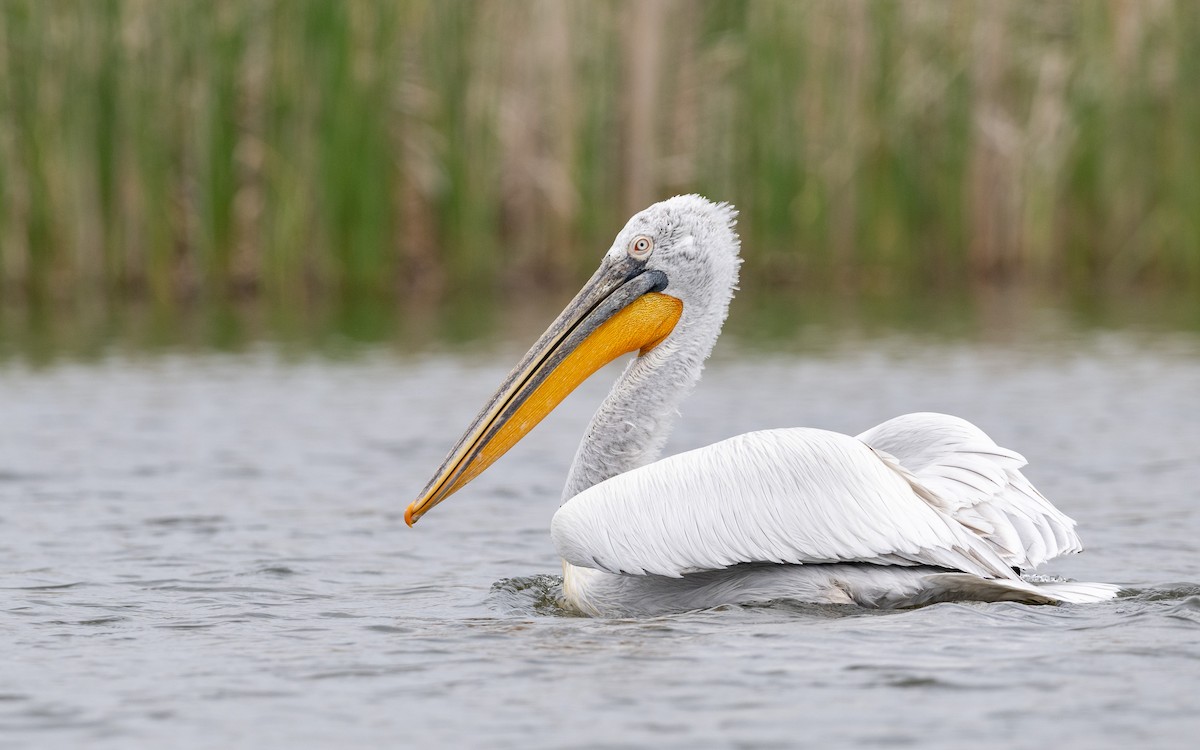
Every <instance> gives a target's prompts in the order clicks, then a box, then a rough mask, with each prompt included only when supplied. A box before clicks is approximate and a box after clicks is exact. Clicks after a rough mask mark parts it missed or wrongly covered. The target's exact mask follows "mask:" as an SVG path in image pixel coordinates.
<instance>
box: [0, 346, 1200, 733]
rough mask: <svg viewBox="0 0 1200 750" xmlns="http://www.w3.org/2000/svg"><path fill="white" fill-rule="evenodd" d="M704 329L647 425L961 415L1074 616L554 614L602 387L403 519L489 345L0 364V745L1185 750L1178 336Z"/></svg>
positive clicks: (1189, 374) (1190, 462)
mask: <svg viewBox="0 0 1200 750" xmlns="http://www.w3.org/2000/svg"><path fill="white" fill-rule="evenodd" d="M989 338H991V337H988V336H984V337H979V336H974V337H972V336H968V337H964V338H957V339H955V340H953V341H951V342H949V343H947V342H946V341H945V340H942V341H940V342H939V341H928V340H924V339H921V338H919V337H914V336H912V335H909V334H903V333H895V332H891V333H872V334H870V335H859V336H853V337H851V336H835V337H831V338H830V339H829V340H827V341H826V342H825V343H824V344H822V345H820V346H815V345H812V346H810V345H808V344H804V345H801V346H798V347H795V348H796V349H797V351H793V352H791V353H783V354H780V353H778V352H777V351H775V349H776V347H768V346H762V345H744V346H739V345H738V344H736V343H730V342H723V346H722V347H721V348H720V349H719V351H718V354H717V356H716V358H715V361H714V362H713V363H712V365H711V366H710V367H709V369H708V371H707V373H706V376H705V379H704V381H703V382H702V383H701V386H700V389H699V390H698V391H697V393H696V395H695V396H694V397H693V398H692V399H691V400H690V401H689V402H688V404H687V405H686V410H685V414H684V418H683V420H682V421H681V423H680V425H679V427H678V429H677V430H676V433H675V436H674V438H673V439H672V443H671V448H670V449H671V450H672V451H674V450H682V449H686V448H690V447H694V446H697V445H701V444H705V443H708V442H712V441H714V440H717V439H720V438H723V437H726V436H728V435H731V434H734V433H738V432H742V431H746V430H751V429H758V428H764V427H771V426H782V425H811V426H817V427H825V428H829V429H836V430H840V431H845V432H851V433H854V432H858V431H860V430H862V429H864V428H866V427H868V426H870V425H872V424H874V423H876V422H879V421H882V420H883V419H885V418H887V417H890V416H893V415H895V414H900V413H904V412H907V411H914V410H925V409H929V410H940V411H948V412H952V413H956V414H959V415H962V416H964V417H966V418H968V419H971V420H972V421H975V422H976V423H977V424H979V425H982V426H984V427H985V429H987V430H988V431H989V432H990V433H991V434H992V435H993V437H995V438H996V439H997V441H998V442H1000V443H1001V444H1002V445H1006V446H1010V447H1013V448H1015V449H1017V450H1020V451H1022V452H1023V453H1025V454H1026V455H1027V456H1029V457H1030V458H1031V460H1032V465H1031V467H1030V469H1029V470H1028V473H1029V475H1030V477H1031V478H1032V479H1033V480H1034V481H1035V482H1036V483H1037V485H1038V486H1039V487H1040V488H1041V489H1042V490H1043V491H1044V492H1045V493H1046V494H1047V495H1048V496H1049V497H1051V498H1052V499H1053V500H1055V501H1056V503H1057V504H1058V505H1059V506H1060V507H1061V508H1062V509H1063V510H1065V511H1066V512H1067V513H1068V514H1070V515H1072V516H1074V517H1075V518H1076V519H1077V520H1078V521H1079V522H1080V532H1081V535H1082V537H1083V540H1084V543H1085V545H1086V547H1087V550H1086V551H1085V552H1084V554H1082V555H1078V556H1074V557H1071V558H1068V559H1062V560H1059V561H1055V562H1053V563H1051V564H1050V565H1048V566H1046V568H1045V570H1046V571H1047V572H1051V573H1054V574H1059V575H1064V576H1068V577H1072V578H1077V579H1080V580H1096V581H1111V582H1117V583H1120V584H1122V585H1124V586H1126V587H1127V588H1128V593H1127V595H1126V596H1125V597H1124V598H1122V599H1120V600H1117V601H1114V602H1110V603H1106V604H1101V605H1092V606H1062V607H1029V606H1023V605H1012V604H941V605H935V606H930V607H926V608H922V609H916V610H910V611H899V612H886V613H878V612H870V611H865V610H860V609H856V608H850V607H821V606H812V605H802V604H795V603H780V604H776V605H773V606H768V607H750V608H740V607H726V608H720V609H717V610H712V611H703V612H693V613H688V614H681V615H676V616H670V617H659V618H654V619H649V620H592V619H587V618H581V617H573V616H569V615H568V614H566V613H564V612H563V611H561V610H560V609H559V608H558V606H557V604H556V602H555V599H556V596H557V587H558V579H557V577H556V575H555V574H557V573H558V572H559V563H558V561H557V559H556V558H555V555H554V553H553V549H552V546H551V544H550V540H549V538H548V531H547V529H548V524H549V520H550V516H551V514H552V512H553V510H554V508H555V506H556V498H557V495H558V492H559V488H560V483H561V481H562V478H563V475H564V472H565V469H566V466H567V464H568V463H569V461H570V459H571V456H572V454H573V451H574V448H575V443H576V440H577V436H578V435H579V434H580V432H581V430H582V427H583V425H584V423H585V422H586V419H587V417H588V415H589V413H590V410H591V409H592V408H593V406H594V405H595V404H596V403H597V401H598V399H599V397H600V396H601V394H602V393H603V392H604V390H605V389H606V388H607V382H608V381H609V380H610V379H611V376H612V375H613V372H612V371H611V370H610V371H608V372H605V373H601V374H600V375H599V376H598V377H597V378H595V379H593V381H592V382H589V383H587V384H585V386H584V387H583V388H581V390H580V391H579V392H578V393H577V394H576V395H574V396H573V397H571V398H570V399H569V400H568V401H567V402H566V403H565V404H564V405H563V407H562V408H561V409H560V410H559V412H556V414H555V415H554V416H553V417H552V418H551V419H550V420H548V421H547V422H546V423H544V424H543V426H542V427H540V428H539V429H538V430H537V431H535V432H534V434H532V435H531V436H530V437H529V438H528V439H527V440H526V441H525V442H524V443H522V444H521V445H520V446H519V447H518V448H517V449H516V450H514V451H513V452H512V453H510V454H509V455H508V456H507V457H506V458H505V459H504V460H503V461H501V462H500V463H499V464H497V465H496V466H495V467H493V468H492V470H491V471H489V472H488V473H487V474H486V475H484V476H483V477H481V478H480V479H479V480H477V481H476V482H475V483H474V484H473V485H472V486H471V488H469V489H468V490H467V491H465V492H463V493H460V494H459V495H457V496H455V497H453V498H451V499H450V500H448V501H447V502H446V503H444V504H443V505H441V506H439V507H438V508H437V509H436V510H435V511H433V512H432V513H431V514H430V515H429V516H428V517H427V518H426V519H425V520H423V521H422V522H421V524H419V525H418V527H417V528H416V529H415V530H409V529H407V528H406V527H405V526H404V523H403V518H402V513H403V509H404V506H405V504H406V503H407V502H408V501H409V500H410V499H411V498H412V496H413V494H414V493H415V492H416V491H417V490H418V489H419V488H420V487H421V486H422V484H423V483H424V481H425V480H426V479H427V478H428V475H429V473H430V472H431V471H432V470H433V469H434V468H435V467H436V466H437V464H438V462H439V460H440V459H441V457H442V454H443V452H444V450H445V449H446V448H447V447H448V446H449V444H450V443H451V442H452V441H453V440H454V439H455V438H456V437H457V435H458V433H459V431H460V430H461V429H462V428H463V427H465V425H466V424H467V422H468V421H469V419H470V417H471V416H472V414H473V413H474V410H475V408H476V407H478V406H479V405H480V404H481V403H482V401H483V399H484V397H485V396H486V395H487V394H488V393H490V391H491V389H492V388H493V387H494V386H495V385H496V384H497V383H498V382H499V380H500V379H501V377H502V376H503V375H504V373H505V371H506V370H507V367H508V366H509V365H510V364H511V363H512V361H514V358H515V356H516V355H517V354H519V351H517V350H516V349H515V348H506V349H504V350H503V351H499V352H487V353H482V354H481V353H479V352H478V351H475V350H471V349H468V350H450V351H443V352H441V353H438V352H437V351H435V350H426V351H425V353H420V354H413V353H397V352H395V351H392V350H389V349H386V348H381V347H374V346H372V347H366V348H362V349H357V350H355V351H354V352H353V354H352V356H349V357H347V358H342V359H330V358H327V357H323V356H319V355H315V354H314V355H305V354H296V353H294V352H292V353H286V354H281V352H280V350H279V349H277V348H275V347H271V346H258V347H255V346H250V347H249V348H248V349H246V350H244V351H242V352H240V353H234V354H214V353H204V352H203V351H201V352H195V353H174V354H171V353H167V354H154V355H139V354H137V353H132V354H128V353H126V354H120V355H111V354H110V355H101V356H100V357H99V358H98V359H93V360H91V361H79V360H73V359H71V358H69V357H68V358H65V359H58V360H54V361H53V362H52V363H51V364H49V365H46V366H37V367H35V366H31V365H29V364H26V363H25V362H26V360H23V359H21V358H11V359H9V360H8V361H7V362H6V363H3V364H0V623H2V624H0V663H2V664H3V670H2V671H0V746H3V747H38V748H56V747H63V748H67V747H70V748H74V747H81V746H87V747H93V748H105V747H113V748H117V747H120V748H125V747H135V746H140V747H180V748H206V747H264V746H270V747H279V746H288V747H297V748H326V747H346V746H353V745H354V744H359V745H363V746H368V747H375V746H409V747H439V746H441V747H463V746H474V747H489V748H510V747H511V748H523V749H524V748H540V747H571V748H584V747H617V746H629V745H643V746H652V747H656V748H662V747H667V748H671V747H680V748H691V747H697V746H713V745H716V746H741V747H797V746H813V747H851V746H857V747H895V746H913V747H921V748H931V747H933V748H941V747H944V748H960V747H965V746H971V745H974V746H981V745H982V746H1004V747H1012V748H1022V747H1030V748H1033V747H1038V748H1042V747H1080V748H1103V747H1130V746H1135V745H1141V746H1154V747H1159V748H1168V747H1191V746H1193V745H1192V741H1194V738H1195V736H1196V733H1197V732H1198V731H1200V698H1198V697H1197V696H1200V554H1198V552H1200V542H1198V541H1197V540H1198V539H1200V489H1197V488H1200V420H1198V419H1197V415H1200V387H1198V386H1200V338H1198V337H1196V336H1195V335H1194V334H1175V335H1172V334H1169V333H1155V334H1146V333H1142V332H1090V333H1084V334H1079V333H1068V334H1064V335H1057V336H1055V337H1053V338H1051V339H1050V340H1047V341H1038V340H1036V339H1031V338H1028V337H1027V338H1024V339H1022V340H1017V341H990V342H989V341H988V340H987V339H989Z"/></svg>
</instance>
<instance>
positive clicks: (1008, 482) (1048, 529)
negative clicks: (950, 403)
mask: <svg viewBox="0 0 1200 750" xmlns="http://www.w3.org/2000/svg"><path fill="white" fill-rule="evenodd" d="M858 439H859V440H861V441H863V442H864V443H866V444H868V445H870V446H872V447H873V448H875V449H877V450H879V451H884V452H886V453H889V454H891V455H892V456H895V458H896V460H897V461H898V462H899V463H900V464H901V465H902V466H903V467H904V468H905V469H907V470H908V471H909V472H911V473H912V475H913V476H914V478H915V480H916V481H917V482H918V483H919V484H920V485H921V486H923V487H925V488H926V489H928V490H929V491H930V492H931V493H932V494H933V495H934V502H935V504H936V505H937V506H938V507H939V508H940V509H941V510H943V511H945V512H946V513H948V514H949V515H950V516H951V517H953V518H954V519H955V520H957V521H958V522H959V523H961V524H963V525H964V526H966V527H968V528H970V529H971V530H972V531H974V532H975V533H976V534H978V535H979V536H981V537H983V538H984V539H986V540H987V541H988V542H989V543H990V544H991V545H992V547H993V549H994V550H995V551H996V553H997V554H998V555H999V556H1000V557H1001V559H1003V560H1004V561H1005V562H1006V563H1007V564H1009V565H1013V566H1017V567H1035V566H1037V565H1040V564H1042V563H1043V562H1045V561H1046V560H1049V559H1051V558H1053V557H1057V556H1059V555H1062V554H1067V553H1071V552H1079V551H1080V550H1081V549H1083V547H1082V545H1081V544H1080V542H1079V537H1078V536H1077V535H1076V533H1075V522H1074V521H1073V520H1071V519H1070V518H1068V517H1067V516H1066V515H1064V514H1063V513H1062V512H1061V511H1060V510H1058V508H1055V507H1054V506H1053V505H1051V504H1050V501H1049V500H1047V499H1046V498H1045V497H1044V496H1043V495H1042V493H1040V492H1038V491H1037V489H1036V488H1034V486H1033V485H1032V484H1030V483H1029V480H1028V479H1026V478H1025V476H1024V475H1023V474H1021V472H1020V471H1019V469H1020V468H1021V467H1023V466H1025V463H1026V462H1025V459H1024V457H1022V456H1021V455H1020V454H1019V453H1015V452H1013V451H1010V450H1007V449H1005V448H1001V447H1000V446H998V445H996V443H995V442H994V441H993V440H992V439H991V438H990V437H988V436H987V434H985V433H984V432H983V430H980V429H979V428H978V427H976V426H975V425H973V424H971V423H970V422H968V421H966V420H965V419H960V418H958V417H954V416H950V415H948V414H934V413H928V412H925V413H918V414H906V415H904V416H902V417H896V418H895V419H891V420H888V421H887V422H884V423H883V424H881V425H879V426H878V427H874V428H872V429H870V430H868V431H866V432H864V433H862V434H861V435H859V436H858Z"/></svg>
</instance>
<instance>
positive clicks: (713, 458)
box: [552, 428, 1013, 578]
mask: <svg viewBox="0 0 1200 750" xmlns="http://www.w3.org/2000/svg"><path fill="white" fill-rule="evenodd" d="M1002 458H1007V454H1002ZM966 474H970V475H971V476H972V477H975V476H976V475H977V474H978V472H974V471H968V472H966ZM964 478H965V477H964ZM947 481H949V480H947ZM964 486H968V485H964ZM969 486H970V487H971V488H972V489H971V491H972V492H973V493H975V494H977V495H981V494H983V493H984V491H985V489H986V485H984V482H983V480H981V479H978V478H972V479H971V480H970V485H969ZM980 487H983V488H984V489H980ZM941 505H947V503H946V501H945V500H944V499H943V498H941V497H940V496H939V495H936V494H934V493H931V492H930V491H928V490H927V489H926V488H924V487H922V485H921V484H920V483H919V482H918V481H917V480H916V479H915V478H914V476H913V475H912V474H911V473H910V472H909V470H907V469H906V468H905V467H902V466H901V465H900V464H899V463H897V461H896V460H895V459H893V458H892V457H891V456H888V455H886V454H883V453H880V452H878V451H876V450H875V449H873V448H871V447H869V446H868V445H866V444H865V443H863V442H861V441H859V440H857V439H855V438H851V437H849V436H846V435H839V434H837V433H832V432H826V431H823V430H814V429H804V428H796V429H785V430H768V431H764V432H753V433H748V434H745V435H740V436H738V437H735V438H732V439H730V440H726V441H723V442H720V443H716V444H714V445H710V446H707V447H705V448H700V449H698V450H694V451H689V452H687V453H681V454H679V455H676V456H671V457H670V458H666V459H663V460H661V461H658V462H656V463H653V464H650V465H648V466H644V467H642V468H640V469H635V470H634V471H631V472H627V473H625V474H621V475H619V476H616V477H613V478H611V479H609V480H607V481H605V482H601V483H600V484H597V485H595V486H594V487H591V488H589V489H588V490H585V491H584V492H581V493H579V494H578V495H576V496H575V497H574V498H572V499H571V500H569V501H568V502H567V503H566V504H564V505H563V506H562V507H561V508H560V509H559V511H558V513H556V514H555V516H554V522H553V526H552V536H553V538H554V542H555V545H556V546H557V547H558V551H559V554H561V555H562V557H563V559H565V560H566V561H567V562H569V563H571V564H573V565H580V566H583V567H590V568H597V569H600V570H605V571H608V572H611V573H630V574H646V573H650V574H655V575H664V576H676V577H677V576H681V575H683V574H686V573H692V572H698V571H702V570H715V569H720V568H725V567H729V566H731V565H735V564H737V563H746V562H775V563H831V562H871V563H878V564H892V565H934V566H938V567H943V568H948V569H951V570H959V571H964V572H968V573H973V574H975V575H980V576H984V577H989V578H991V577H1001V578H1008V577H1012V575H1013V574H1012V572H1011V570H1010V569H1009V565H1008V564H1007V562H1006V561H1005V560H1004V559H1003V558H1002V557H1001V556H1000V555H999V554H998V553H997V549H996V545H994V544H992V543H990V542H988V541H987V540H985V539H984V538H983V537H981V536H979V535H978V534H976V533H974V532H972V531H971V530H970V529H969V528H967V527H966V526H965V525H964V524H963V523H961V522H959V521H958V520H956V519H955V518H953V517H952V516H951V514H950V512H948V509H947V508H943V507H941ZM952 506H953V502H950V503H949V504H948V507H952Z"/></svg>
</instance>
